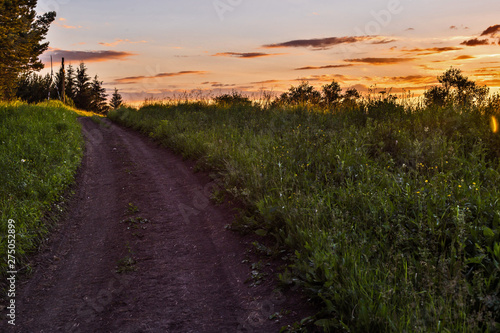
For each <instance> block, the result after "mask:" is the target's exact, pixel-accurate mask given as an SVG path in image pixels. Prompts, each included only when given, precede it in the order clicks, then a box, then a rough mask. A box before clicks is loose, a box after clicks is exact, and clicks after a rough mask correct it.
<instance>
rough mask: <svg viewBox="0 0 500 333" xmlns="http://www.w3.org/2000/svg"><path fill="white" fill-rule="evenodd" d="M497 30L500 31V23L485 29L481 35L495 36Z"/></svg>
mask: <svg viewBox="0 0 500 333" xmlns="http://www.w3.org/2000/svg"><path fill="white" fill-rule="evenodd" d="M497 32H500V24H496V25H492V26H491V27H489V28H488V29H486V30H484V31H483V33H482V34H481V36H488V35H491V36H495V35H496V34H497Z"/></svg>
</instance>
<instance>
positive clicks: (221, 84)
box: [202, 82, 236, 88]
mask: <svg viewBox="0 0 500 333" xmlns="http://www.w3.org/2000/svg"><path fill="white" fill-rule="evenodd" d="M202 84H203V85H206V84H209V85H210V86H212V87H215V88H221V87H234V86H236V84H224V83H221V82H203V83H202Z"/></svg>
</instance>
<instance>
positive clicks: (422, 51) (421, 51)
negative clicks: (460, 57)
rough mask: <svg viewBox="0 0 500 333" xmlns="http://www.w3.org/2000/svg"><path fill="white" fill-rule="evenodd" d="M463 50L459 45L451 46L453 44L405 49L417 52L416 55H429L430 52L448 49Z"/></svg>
mask: <svg viewBox="0 0 500 333" xmlns="http://www.w3.org/2000/svg"><path fill="white" fill-rule="evenodd" d="M459 50H463V48H461V47H453V46H445V47H429V48H426V49H420V48H416V49H411V50H405V51H407V52H410V53H417V55H431V54H438V53H443V52H450V51H459Z"/></svg>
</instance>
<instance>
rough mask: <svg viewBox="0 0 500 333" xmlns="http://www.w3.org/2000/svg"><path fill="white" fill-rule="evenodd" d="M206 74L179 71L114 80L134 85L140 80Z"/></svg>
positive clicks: (202, 72) (204, 72)
mask: <svg viewBox="0 0 500 333" xmlns="http://www.w3.org/2000/svg"><path fill="white" fill-rule="evenodd" d="M207 73H208V72H206V71H181V72H176V73H159V74H156V75H153V76H128V77H124V78H121V79H116V80H115V83H123V84H130V83H136V82H139V81H142V80H147V79H160V78H164V77H173V76H181V75H190V74H194V75H203V74H207Z"/></svg>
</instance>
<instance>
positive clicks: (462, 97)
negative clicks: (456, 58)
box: [424, 68, 489, 106]
mask: <svg viewBox="0 0 500 333" xmlns="http://www.w3.org/2000/svg"><path fill="white" fill-rule="evenodd" d="M437 79H438V81H439V83H441V86H440V87H439V86H435V87H432V88H431V89H429V90H427V91H426V92H425V93H424V98H425V101H426V103H427V104H428V105H440V106H444V105H446V104H457V105H461V106H465V105H474V104H478V103H481V102H482V101H484V100H485V98H486V96H487V95H488V93H489V88H488V87H486V86H478V85H477V84H476V83H475V82H474V81H471V80H469V79H468V78H467V77H466V76H464V75H463V74H462V71H461V70H460V69H458V68H450V69H448V70H447V71H446V72H444V73H443V74H442V75H440V76H438V77H437Z"/></svg>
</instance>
